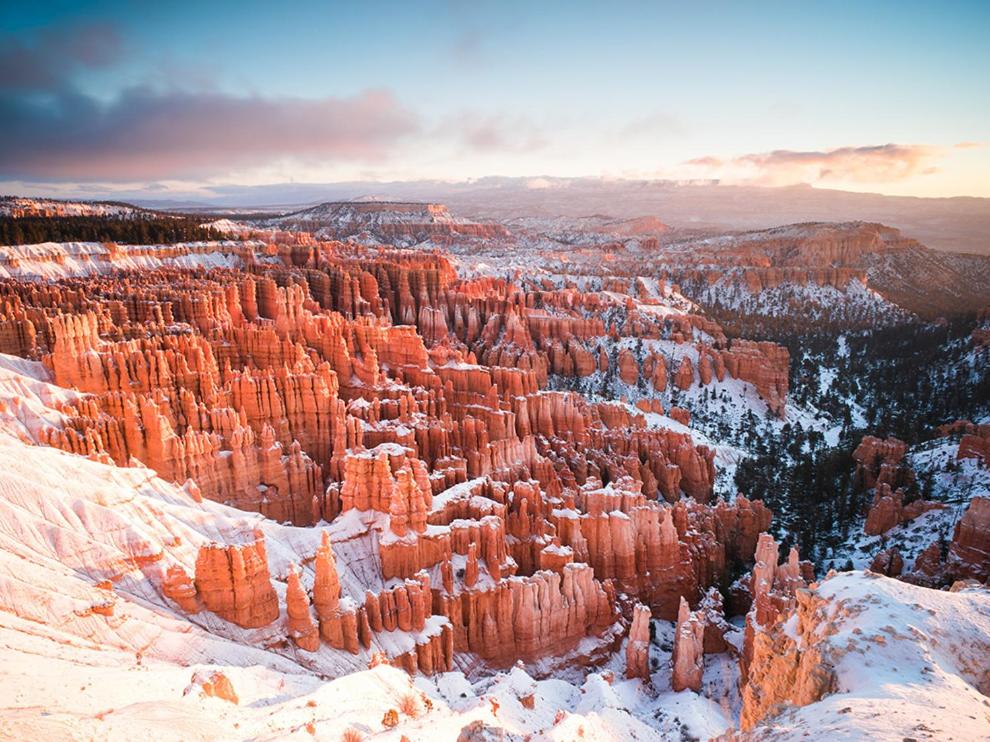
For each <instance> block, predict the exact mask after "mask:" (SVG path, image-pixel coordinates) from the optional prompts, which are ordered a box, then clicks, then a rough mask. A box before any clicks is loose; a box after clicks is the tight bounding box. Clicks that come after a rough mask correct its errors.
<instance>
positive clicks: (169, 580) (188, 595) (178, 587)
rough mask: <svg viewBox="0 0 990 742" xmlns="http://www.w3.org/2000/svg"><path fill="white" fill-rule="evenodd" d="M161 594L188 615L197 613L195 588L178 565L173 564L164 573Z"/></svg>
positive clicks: (198, 608) (197, 604)
mask: <svg viewBox="0 0 990 742" xmlns="http://www.w3.org/2000/svg"><path fill="white" fill-rule="evenodd" d="M162 593H163V594H164V595H165V597H166V598H169V599H170V600H172V601H174V602H175V603H177V604H178V606H179V608H181V609H182V610H183V611H185V612H186V613H189V614H194V613H199V611H200V607H199V602H198V601H197V600H196V586H195V585H194V584H193V581H192V580H191V579H190V578H189V575H188V574H186V571H185V570H184V569H183V568H182V567H180V566H179V565H178V564H173V565H172V566H171V567H169V568H168V571H167V572H166V573H165V579H164V581H163V582H162Z"/></svg>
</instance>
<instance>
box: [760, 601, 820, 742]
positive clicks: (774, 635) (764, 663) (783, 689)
mask: <svg viewBox="0 0 990 742" xmlns="http://www.w3.org/2000/svg"><path fill="white" fill-rule="evenodd" d="M794 602H795V606H796V616H797V622H796V624H795V626H794V628H793V629H792V630H790V631H788V630H784V629H783V627H782V625H781V624H780V623H778V624H776V625H775V626H774V627H772V628H770V629H768V630H764V631H760V632H759V633H757V634H756V635H755V637H754V641H753V649H752V660H751V661H750V664H749V673H748V676H747V682H746V685H745V686H743V689H742V698H743V706H742V713H741V715H740V726H741V727H742V729H743V731H749V730H751V729H752V728H753V727H755V726H756V725H757V724H759V723H760V722H761V721H762V720H763V719H765V718H767V717H768V716H772V715H774V714H775V713H777V712H778V711H779V710H781V708H782V707H784V706H785V705H794V706H806V705H808V704H809V703H814V702H815V701H818V700H820V699H821V698H822V697H824V696H825V694H826V693H829V692H831V691H832V690H833V688H834V684H835V677H834V673H833V671H832V670H831V667H830V665H829V664H828V663H827V662H826V660H825V658H824V657H823V656H822V650H821V647H822V646H823V644H824V641H825V639H826V637H827V633H826V632H825V631H822V630H821V627H822V626H823V624H826V623H827V620H828V619H826V617H825V615H824V606H825V604H826V602H825V601H823V600H822V599H820V598H819V597H817V596H816V595H815V594H814V593H813V592H811V591H810V590H807V589H804V588H799V589H798V590H797V591H796V592H795V594H794Z"/></svg>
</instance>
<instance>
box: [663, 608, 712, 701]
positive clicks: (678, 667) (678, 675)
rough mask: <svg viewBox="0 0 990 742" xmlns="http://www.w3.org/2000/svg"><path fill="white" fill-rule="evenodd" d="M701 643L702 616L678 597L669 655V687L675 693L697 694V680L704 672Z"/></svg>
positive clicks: (703, 623)
mask: <svg viewBox="0 0 990 742" xmlns="http://www.w3.org/2000/svg"><path fill="white" fill-rule="evenodd" d="M704 642H705V618H704V614H703V613H701V612H700V611H699V612H698V613H692V612H691V608H690V606H688V604H687V601H686V600H684V598H683V597H682V598H681V602H680V607H679V608H678V611H677V628H676V630H675V633H674V651H673V654H672V655H671V665H672V672H671V678H670V687H671V688H673V689H674V691H675V692H677V691H682V690H688V689H690V690H693V691H694V692H695V693H700V692H701V680H702V675H703V674H704V669H705V665H704Z"/></svg>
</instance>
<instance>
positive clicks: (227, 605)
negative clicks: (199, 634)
mask: <svg viewBox="0 0 990 742" xmlns="http://www.w3.org/2000/svg"><path fill="white" fill-rule="evenodd" d="M196 591H197V592H198V594H199V597H200V599H201V600H202V601H203V605H204V606H206V608H207V609H208V610H211V611H213V612H214V613H216V614H217V615H218V616H220V617H221V618H224V619H226V620H228V621H230V622H231V623H235V624H237V625H238V626H242V627H243V628H246V629H254V628H258V627H261V626H267V625H268V624H270V623H271V622H272V621H274V620H275V619H277V618H278V614H279V609H278V596H277V595H276V594H275V589H274V588H273V587H272V583H271V578H270V577H269V574H268V557H267V555H266V553H265V540H264V537H263V536H261V535H260V534H259V535H258V538H257V539H256V540H255V541H253V542H251V543H247V544H240V545H236V546H223V545H219V544H207V545H205V546H201V547H200V549H199V556H198V557H197V558H196Z"/></svg>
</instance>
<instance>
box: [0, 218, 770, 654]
mask: <svg viewBox="0 0 990 742" xmlns="http://www.w3.org/2000/svg"><path fill="white" fill-rule="evenodd" d="M255 236H256V237H263V238H264V240H265V241H266V244H265V245H263V246H259V245H257V244H251V243H249V242H245V243H238V244H237V245H236V246H231V247H224V246H222V245H217V244H214V245H212V246H211V247H209V248H205V247H204V248H200V247H193V246H183V245H176V246H162V247H147V248H137V247H134V246H113V247H107V248H106V250H105V252H106V255H107V258H106V259H107V261H108V270H109V267H113V266H114V265H115V264H114V261H119V260H122V259H123V257H124V256H141V257H145V258H148V259H149V262H151V261H152V260H161V259H163V257H164V256H166V255H168V256H171V257H182V258H187V257H189V256H190V255H199V254H207V253H208V252H209V251H211V250H212V251H216V252H221V253H222V254H223V256H224V258H225V261H224V262H226V263H232V262H236V261H240V263H241V265H242V266H243V268H242V269H228V268H225V269H209V270H207V269H178V268H174V267H173V268H161V269H155V270H142V271H121V272H118V273H116V274H114V275H113V276H112V277H110V276H108V277H104V276H102V275H100V274H99V272H96V273H95V274H94V275H92V276H87V277H81V278H69V279H60V280H56V281H51V282H46V283H44V284H40V283H39V284H36V285H27V284H24V283H21V282H17V281H11V280H8V279H0V349H4V350H6V349H10V350H13V351H14V352H17V353H23V354H26V355H31V356H32V357H36V358H40V359H42V360H43V362H44V363H45V365H46V366H47V367H48V368H49V369H50V370H51V372H52V374H53V377H54V379H55V380H56V382H57V383H59V384H61V385H65V386H75V387H77V388H79V389H81V390H83V391H85V392H87V394H88V396H86V397H84V398H80V399H78V400H77V401H75V402H73V403H72V404H66V405H64V408H63V409H62V410H61V411H62V412H63V414H64V421H63V422H62V423H61V424H60V426H58V427H52V428H51V429H47V430H45V431H44V432H43V433H42V434H41V437H42V439H43V441H44V442H47V443H49V444H50V445H53V446H57V447H58V448H61V449H63V450H66V451H69V452H72V453H77V454H81V455H86V456H91V457H93V458H98V459H101V460H107V461H112V462H114V463H115V464H117V465H118V466H129V465H132V464H133V463H134V462H141V463H142V464H144V465H146V466H148V467H150V468H152V469H154V470H155V471H156V472H157V473H158V474H159V475H160V476H162V477H164V478H166V479H171V480H173V481H175V482H177V483H183V487H184V490H185V492H186V494H188V496H189V497H190V498H192V499H193V500H196V501H201V500H202V499H203V498H207V499H211V500H216V501H220V502H224V503H227V504H230V505H233V506H235V507H238V508H241V509H244V510H250V511H256V512H260V513H262V514H263V515H265V516H267V517H269V518H272V519H275V520H279V521H283V522H290V523H292V524H294V525H297V526H310V525H314V524H316V523H318V522H319V521H321V520H327V521H330V520H333V519H335V518H337V517H338V516H341V514H343V517H344V518H347V519H350V520H351V521H352V523H353V524H361V527H362V528H366V529H368V530H367V531H366V532H363V533H362V534H361V535H360V536H356V537H355V538H358V539H367V540H368V541H369V543H371V544H377V546H378V550H379V551H378V555H377V556H378V557H379V560H378V562H377V563H378V564H380V567H381V574H380V575H375V578H376V580H377V579H379V578H380V579H381V580H384V581H386V584H388V585H389V589H385V590H380V591H379V592H370V593H368V594H365V595H363V596H361V595H348V594H346V592H347V591H346V590H345V591H343V592H342V590H341V580H340V578H339V576H338V574H337V570H336V562H335V558H334V551H333V548H332V546H331V544H330V541H329V537H328V536H327V535H326V534H324V537H323V542H322V544H321V546H320V547H319V549H317V553H316V555H315V560H314V567H315V572H316V576H315V580H314V585H313V590H312V602H313V606H312V608H313V609H314V610H315V612H316V617H317V619H318V624H319V629H318V632H317V630H316V627H315V626H314V624H313V616H312V614H311V610H310V607H309V604H308V601H309V598H308V597H307V594H306V590H305V588H304V586H303V584H302V581H301V578H300V576H299V574H298V573H297V572H296V571H295V570H294V569H292V570H290V571H289V573H288V575H287V586H286V613H287V616H286V627H287V633H288V635H289V637H290V639H291V640H292V641H293V642H294V643H295V644H296V645H297V646H298V647H300V648H301V649H303V650H306V651H315V650H316V649H318V645H319V641H321V640H322V641H324V642H326V643H329V644H330V645H331V646H332V647H334V648H336V649H342V650H345V651H348V652H352V653H355V654H357V653H360V652H361V651H362V648H363V649H365V650H368V651H372V650H373V649H374V650H379V649H381V648H382V647H388V648H389V650H390V651H392V652H393V656H389V657H386V658H385V659H386V660H387V661H389V662H392V663H393V664H396V665H398V666H401V667H404V668H406V669H409V670H411V671H421V672H434V671H442V670H448V669H451V668H452V667H453V664H452V662H453V660H452V657H453V652H454V651H455V648H456V650H457V651H462V652H467V651H470V652H474V653H476V654H477V655H478V656H480V657H481V658H482V661H485V662H490V663H494V664H508V663H511V662H514V661H515V660H516V659H518V658H519V657H523V658H527V659H534V660H545V659H547V657H548V656H549V655H554V654H560V653H567V652H572V651H577V652H578V655H579V656H584V657H590V656H591V655H592V654H594V653H599V656H601V654H602V653H605V652H607V651H608V650H609V649H611V650H612V651H614V650H615V649H616V644H617V643H618V642H619V641H620V636H619V632H618V629H617V624H616V621H617V619H618V615H619V611H618V608H617V604H616V594H617V591H620V590H621V591H622V592H624V593H625V594H626V595H627V596H629V597H630V598H633V599H636V600H639V601H641V602H642V603H643V604H644V605H646V606H647V607H648V608H649V609H652V610H653V612H654V614H655V615H657V616H659V617H663V618H666V619H673V618H674V617H675V616H676V614H677V611H678V606H679V604H680V601H681V598H682V597H683V598H686V599H687V600H688V601H689V602H690V603H695V602H697V601H698V600H699V599H700V598H701V597H702V595H703V593H704V591H705V589H706V588H708V587H709V586H711V585H713V584H716V583H719V582H721V581H723V580H725V579H727V577H728V575H729V573H730V572H731V571H732V570H733V569H734V568H735V567H736V566H738V565H742V564H745V563H747V562H748V561H750V560H751V558H752V556H753V552H754V549H755V546H756V537H757V534H758V533H759V532H761V531H762V530H765V529H766V528H767V527H768V525H769V518H770V514H769V512H768V511H767V510H766V509H765V508H763V506H762V504H760V503H750V502H749V501H747V500H745V498H742V497H739V498H737V499H736V500H735V501H734V502H733V503H732V504H731V505H730V504H728V503H717V504H715V505H708V504H707V503H708V501H709V500H710V499H711V497H712V492H713V483H714V480H715V463H714V458H715V452H714V451H713V450H711V449H710V448H708V447H706V446H699V445H696V444H695V442H694V440H692V438H691V436H690V435H689V434H687V433H677V432H674V431H671V430H667V429H663V428H659V429H654V428H651V427H650V425H649V424H648V422H649V420H650V418H649V417H648V415H650V414H662V412H663V409H664V405H663V404H662V403H661V401H660V399H658V398H656V396H653V397H651V396H649V394H646V393H645V392H647V391H648V387H647V386H646V385H645V381H646V380H649V382H650V384H651V385H652V389H653V391H654V392H657V393H661V392H664V391H665V390H666V388H667V386H668V381H669V379H668V376H669V375H670V374H674V376H675V379H674V381H675V383H676V384H677V385H678V386H679V387H680V388H682V389H687V388H689V387H690V386H691V384H692V383H693V381H694V368H695V365H697V367H698V372H699V375H700V376H701V379H702V382H703V383H713V381H714V380H715V379H723V378H724V374H725V372H726V366H727V364H726V362H725V361H724V360H723V357H722V355H723V351H722V350H721V349H723V348H724V347H725V346H726V344H727V342H728V341H727V339H726V337H725V333H724V332H723V331H722V329H721V328H720V327H719V326H718V325H717V324H716V323H714V322H712V321H711V320H709V319H707V318H705V317H702V316H700V315H694V314H687V313H680V312H678V313H675V314H665V313H664V311H663V308H664V307H665V305H666V303H667V301H668V300H670V301H671V302H674V303H675V304H676V303H677V302H678V301H681V300H680V299H679V298H677V297H676V296H675V295H673V294H672V292H673V291H675V290H676V289H674V288H673V287H670V286H668V285H657V284H655V283H654V282H652V281H651V280H645V279H644V280H636V279H634V278H632V277H631V276H626V275H623V274H621V273H616V274H615V275H614V276H612V277H610V278H608V279H605V280H601V281H600V285H601V287H602V290H585V289H581V288H579V287H578V282H576V281H574V282H571V281H570V280H569V279H568V280H567V281H565V283H564V284H563V285H558V284H557V283H556V282H555V281H554V282H551V281H549V280H542V279H535V278H532V277H529V276H522V275H517V276H515V277H513V278H512V279H511V280H510V279H493V278H477V279H471V280H458V279H457V276H456V273H455V271H454V268H453V265H452V263H451V262H450V261H449V260H448V259H447V258H445V257H444V256H443V255H441V254H439V253H438V252H435V251H404V250H392V249H386V248H378V247H370V248H369V247H364V246H362V245H358V244H342V243H333V242H317V241H316V240H315V239H311V238H310V237H308V236H304V235H301V234H298V233H291V234H290V233H274V232H272V231H270V230H269V231H265V232H262V233H259V234H257V235H255ZM191 251H192V252H191ZM195 251H206V252H195ZM595 280H598V279H592V280H591V281H588V282H587V283H588V284H589V285H594V281H595ZM582 283H584V281H582ZM658 290H659V292H660V293H659V294H658V293H657V291H658ZM661 297H662V298H661ZM655 308H657V309H659V310H660V311H656V312H654V311H651V310H653V309H655ZM613 310H618V311H613ZM602 317H614V318H615V319H614V320H613V319H610V320H609V322H608V323H607V324H606V322H605V321H603V319H602ZM647 340H655V341H664V342H667V343H670V342H673V343H682V344H683V347H682V348H680V349H679V350H676V351H675V355H679V356H681V357H682V359H683V360H681V361H680V362H679V366H678V365H675V366H674V367H672V368H668V359H667V357H665V356H663V355H658V354H657V351H656V350H655V348H656V347H657V346H652V347H653V348H654V350H652V351H651V350H650V347H651V346H650V344H649V343H647V342H645V341H647ZM639 341H643V342H639ZM634 343H635V344H634ZM634 347H635V348H636V350H635V351H633V350H631V348H634ZM761 347H762V346H757V347H756V349H755V350H753V351H752V352H748V351H747V348H746V347H745V346H739V347H738V348H736V347H733V348H732V349H731V351H728V352H731V353H734V354H735V356H738V359H737V361H736V370H737V372H738V373H740V374H749V375H750V376H751V377H752V378H753V379H756V381H754V383H757V384H758V386H759V385H761V384H762V387H761V388H763V389H765V390H766V395H771V394H772V393H774V392H775V393H776V394H777V395H778V396H780V394H781V392H783V393H784V394H786V384H784V386H783V388H781V386H780V384H779V379H775V378H773V373H772V371H773V370H774V369H775V368H776V366H775V365H774V364H775V363H778V360H776V359H775V354H774V352H773V351H772V349H765V350H761V349H760V348H761ZM640 348H642V349H643V352H642V353H641V351H640ZM695 354H697V357H698V359H699V360H698V362H697V363H694V362H693V361H692V359H693V358H694V357H695ZM749 356H753V358H754V359H756V360H754V361H752V362H750V361H746V360H745V358H748V357H749ZM640 357H642V359H643V362H642V368H640V363H639V360H638V359H639V358H640ZM612 359H614V360H612ZM747 363H749V364H750V365H748V366H747ZM760 364H763V366H766V367H767V368H770V369H771V372H768V371H766V370H765V369H764V371H763V372H762V373H763V377H760V376H759V373H757V370H758V368H757V367H759V365H760ZM784 365H785V367H786V362H785V364H784ZM754 369H757V370H754ZM609 372H612V373H615V374H617V376H618V378H619V379H620V380H621V381H623V382H625V383H627V384H630V385H633V384H634V385H636V386H637V387H638V389H637V394H636V395H635V396H636V397H637V399H638V401H637V407H638V408H639V411H640V412H637V411H636V410H635V409H634V408H632V407H630V406H629V405H627V404H624V403H617V402H590V401H589V400H588V399H587V398H585V397H584V396H582V395H580V394H578V393H575V392H567V391H549V390H548V389H547V387H548V386H551V384H550V376H551V375H554V376H555V377H582V376H590V375H592V374H596V373H601V374H602V376H603V377H604V378H608V379H609V380H610V379H611V378H612V376H611V373H609ZM685 374H686V376H685ZM641 375H642V376H643V377H644V382H641V381H640V376H641ZM553 381H554V383H553V385H552V387H553V388H554V389H560V388H562V387H561V386H558V385H557V383H558V382H560V381H562V380H561V379H556V378H555V379H554V380H553ZM761 393H763V392H761ZM670 414H671V416H672V417H673V418H674V419H677V420H679V421H681V422H682V423H684V424H685V425H688V424H689V423H690V415H689V413H688V412H687V410H681V409H680V408H674V409H672V410H671V412H670ZM685 496H686V497H687V498H689V499H685ZM345 525H348V528H349V525H350V524H345ZM344 530H348V529H347V528H345V529H344ZM374 563H376V562H375V560H372V561H371V562H369V564H374ZM368 568H369V565H366V564H361V565H359V566H358V567H357V569H356V570H355V574H357V579H361V578H362V577H365V576H367V569H368ZM423 570H426V572H425V573H424V572H423ZM355 574H348V579H347V580H346V582H347V586H348V587H349V588H351V589H353V587H354V582H353V579H354V578H355ZM426 575H429V576H426ZM424 577H425V580H424ZM431 577H432V579H433V580H434V582H435V583H436V584H435V585H433V586H431V585H430V578H431ZM376 584H377V583H376ZM161 589H162V592H163V593H164V594H165V596H166V597H167V598H168V599H169V600H171V601H173V602H174V603H176V604H177V605H178V606H179V607H180V608H181V609H182V610H184V611H186V612H194V611H196V610H200V609H201V608H202V607H205V608H207V609H209V610H212V611H214V612H215V613H217V614H218V615H220V616H222V617H224V618H227V619H228V620H231V621H234V622H236V623H238V624H240V625H242V626H245V627H258V626H263V625H267V624H268V623H271V622H272V621H274V620H275V618H277V616H278V614H279V606H278V604H277V600H276V599H275V592H274V590H273V589H272V586H271V581H270V578H269V575H268V567H267V562H266V559H265V554H264V544H263V542H261V541H260V540H259V541H258V542H256V543H254V544H248V545H245V546H242V547H237V546H204V547H203V549H201V551H200V554H199V559H198V560H197V568H196V575H195V580H190V579H189V577H188V576H187V575H185V573H184V572H182V570H181V568H178V567H176V568H173V569H170V570H169V571H168V572H166V574H165V575H164V577H163V581H162V585H161ZM378 589H379V588H377V587H376V590H378ZM369 595H370V597H369ZM712 611H713V612H714V613H717V610H715V609H714V608H712ZM638 630H639V629H637V631H638ZM393 631H395V632H406V633H408V634H410V635H414V636H415V639H414V644H411V643H410V642H409V641H408V637H394V636H384V634H389V632H393ZM716 633H718V632H716ZM379 634H383V635H382V636H379ZM713 636H714V635H713ZM582 640H584V641H582ZM712 641H713V642H715V641H716V640H715V638H713V639H712ZM716 643H717V642H716ZM396 647H402V650H403V651H401V652H398V653H394V649H395V648H396ZM411 647H414V648H411ZM589 648H590V649H589Z"/></svg>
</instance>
